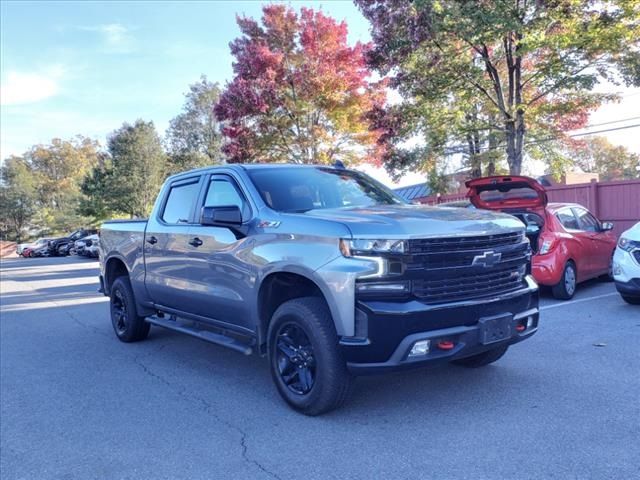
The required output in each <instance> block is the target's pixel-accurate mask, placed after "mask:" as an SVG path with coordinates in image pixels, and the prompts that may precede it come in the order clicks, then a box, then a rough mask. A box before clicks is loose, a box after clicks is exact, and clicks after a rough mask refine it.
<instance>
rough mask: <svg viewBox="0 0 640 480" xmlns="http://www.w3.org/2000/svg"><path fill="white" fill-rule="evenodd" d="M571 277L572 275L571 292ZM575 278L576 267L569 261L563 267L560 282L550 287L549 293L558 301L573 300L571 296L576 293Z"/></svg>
mask: <svg viewBox="0 0 640 480" xmlns="http://www.w3.org/2000/svg"><path fill="white" fill-rule="evenodd" d="M571 272H573V273H571ZM571 275H573V282H572V283H573V290H572V289H571V286H570V284H571ZM577 278H578V276H577V271H576V265H575V263H573V262H572V261H571V260H569V261H568V262H567V263H566V264H565V266H564V270H563V271H562V277H560V281H559V282H558V283H556V284H555V285H553V286H552V287H551V293H552V294H553V296H554V297H555V298H557V299H559V300H569V299H570V298H573V295H574V294H575V293H576V286H577Z"/></svg>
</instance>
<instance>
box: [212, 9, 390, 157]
mask: <svg viewBox="0 0 640 480" xmlns="http://www.w3.org/2000/svg"><path fill="white" fill-rule="evenodd" d="M237 22H238V25H239V26H240V30H241V31H242V36H241V37H239V38H237V39H235V40H234V41H233V42H231V44H230V47H231V53H232V54H233V56H234V57H235V62H234V63H233V70H234V74H235V76H234V78H233V80H232V81H231V82H230V83H228V84H227V85H226V88H225V90H224V92H223V93H222V95H221V97H220V101H219V102H218V104H217V105H216V107H215V113H216V115H217V117H218V119H219V120H220V121H222V122H224V127H223V134H224V135H225V136H226V140H227V142H226V144H225V146H224V148H223V150H224V153H225V154H226V155H227V157H228V161H229V162H295V163H330V162H333V161H335V160H338V159H339V160H342V161H346V162H356V161H362V160H364V161H368V162H374V163H375V162H376V161H378V160H379V159H380V158H381V154H382V147H381V146H380V144H379V142H378V139H379V136H380V135H381V132H379V131H377V130H373V129H371V128H370V123H369V118H370V115H369V113H370V112H371V111H372V110H374V109H376V108H381V107H382V106H383V104H384V102H385V90H384V84H383V83H382V82H378V83H375V82H371V81H370V78H369V77H370V71H369V69H368V68H367V66H366V63H365V58H364V55H365V53H366V51H367V49H368V47H367V46H366V45H363V44H361V43H357V44H356V45H354V46H349V45H348V43H347V25H346V23H345V22H340V23H338V22H336V21H335V20H334V19H333V18H331V17H328V16H326V15H324V14H323V13H322V12H321V11H314V10H312V9H309V8H302V9H301V10H300V13H299V14H298V13H296V12H295V11H294V10H293V9H291V8H289V7H287V6H285V5H267V6H265V7H264V8H263V16H262V24H260V23H258V22H257V21H255V20H254V19H252V18H247V17H238V18H237Z"/></svg>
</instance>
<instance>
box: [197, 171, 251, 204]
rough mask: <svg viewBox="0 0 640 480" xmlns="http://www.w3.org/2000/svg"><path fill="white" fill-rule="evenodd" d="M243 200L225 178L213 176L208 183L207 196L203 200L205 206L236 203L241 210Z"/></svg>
mask: <svg viewBox="0 0 640 480" xmlns="http://www.w3.org/2000/svg"><path fill="white" fill-rule="evenodd" d="M243 204H244V202H243V200H242V197H241V196H240V193H238V190H237V189H236V187H235V186H234V185H233V184H232V183H231V182H230V181H229V180H227V179H224V178H214V179H212V180H211V183H209V190H208V191H207V198H206V199H205V201H204V206H205V207H224V206H229V205H236V206H237V207H238V208H239V209H240V210H242V206H243Z"/></svg>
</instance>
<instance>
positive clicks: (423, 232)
mask: <svg viewBox="0 0 640 480" xmlns="http://www.w3.org/2000/svg"><path fill="white" fill-rule="evenodd" d="M304 215H305V216H307V217H314V218H322V219H323V220H331V221H334V222H340V223H342V224H344V225H345V226H346V227H347V228H348V229H349V230H351V233H352V235H353V237H354V238H384V239H387V238H389V239H394V238H427V237H446V236H467V235H469V236H473V235H490V234H494V233H504V232H505V231H512V230H516V229H522V228H523V227H524V226H523V224H522V223H521V222H520V220H518V219H517V218H515V217H512V216H511V215H506V214H502V213H496V212H489V211H486V210H472V209H466V208H445V207H427V206H423V205H379V206H375V207H361V208H340V209H318V210H309V211H308V212H306V213H304Z"/></svg>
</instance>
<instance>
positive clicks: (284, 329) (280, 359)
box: [276, 323, 316, 395]
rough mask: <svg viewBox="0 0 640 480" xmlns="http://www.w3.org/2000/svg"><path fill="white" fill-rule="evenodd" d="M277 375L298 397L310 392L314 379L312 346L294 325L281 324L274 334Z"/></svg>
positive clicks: (297, 326)
mask: <svg viewBox="0 0 640 480" xmlns="http://www.w3.org/2000/svg"><path fill="white" fill-rule="evenodd" d="M276 335H277V336H276V342H277V343H276V346H277V353H276V356H277V358H276V362H277V366H278V373H279V375H280V378H281V379H282V382H283V383H284V384H285V385H286V386H287V388H288V389H289V390H290V391H291V392H293V393H295V394H298V395H306V394H307V393H309V392H310V391H311V389H312V388H313V385H314V384H315V379H316V361H315V357H314V354H313V345H311V341H310V340H309V337H308V336H307V334H306V333H305V332H304V330H303V329H302V328H301V327H300V326H299V325H296V324H295V323H285V324H283V325H282V326H281V327H280V329H279V330H278V333H277V334H276Z"/></svg>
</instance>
